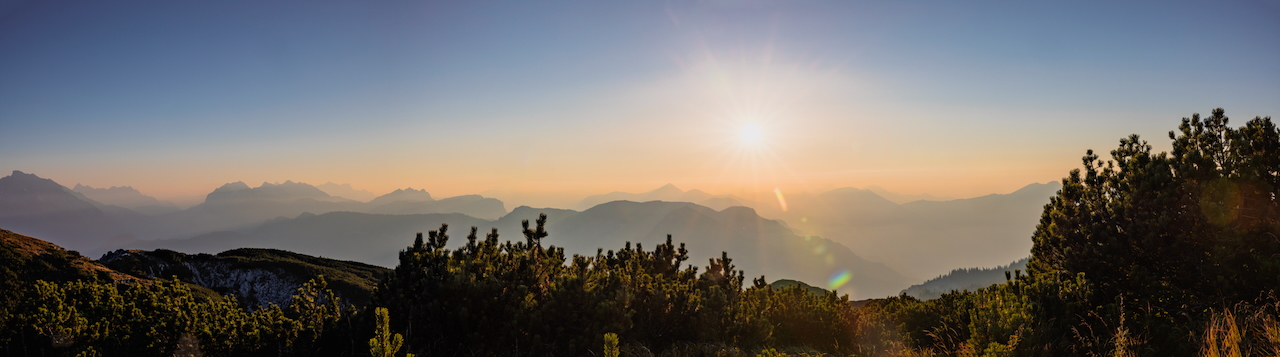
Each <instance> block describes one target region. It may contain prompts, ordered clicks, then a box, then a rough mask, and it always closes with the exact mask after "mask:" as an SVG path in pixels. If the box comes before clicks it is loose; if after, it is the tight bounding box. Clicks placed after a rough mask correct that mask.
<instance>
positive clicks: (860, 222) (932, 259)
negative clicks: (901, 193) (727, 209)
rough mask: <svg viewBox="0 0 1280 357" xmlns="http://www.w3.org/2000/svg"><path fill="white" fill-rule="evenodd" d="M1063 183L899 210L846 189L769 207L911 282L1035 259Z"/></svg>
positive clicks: (794, 225) (792, 222)
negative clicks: (1036, 234) (1044, 218)
mask: <svg viewBox="0 0 1280 357" xmlns="http://www.w3.org/2000/svg"><path fill="white" fill-rule="evenodd" d="M1059 187H1061V184H1059V183H1058V182H1049V183H1044V184H1039V183H1036V184H1031V185H1027V186H1026V187H1023V188H1022V189H1019V190H1018V191H1015V192H1012V193H1009V194H992V195H986V196H982V197H975V198H969V199H959V200H951V201H913V202H909V203H906V204H902V205H898V204H894V203H893V202H890V201H889V200H886V199H884V198H882V197H879V196H878V195H876V194H875V193H874V192H871V191H869V190H859V189H854V188H843V189H837V190H832V191H829V192H826V193H823V194H821V195H817V196H811V195H805V194H794V195H789V196H787V202H788V206H789V207H788V210H787V211H785V212H783V211H781V209H780V208H778V207H777V206H776V205H773V206H772V207H767V208H766V210H765V211H766V212H767V213H765V214H764V215H765V216H767V217H768V216H771V215H773V216H776V217H780V218H782V219H784V220H785V221H786V222H787V223H788V225H789V226H790V227H791V228H792V229H794V230H795V231H796V232H797V233H799V234H801V235H819V236H823V237H827V238H830V239H832V240H834V241H837V242H841V243H842V244H844V245H846V246H848V247H850V248H851V249H854V250H855V251H857V252H858V253H859V254H860V255H863V256H867V257H874V259H876V260H879V261H883V262H886V264H889V265H890V266H891V267H893V268H894V269H896V270H898V271H901V272H903V273H906V274H908V275H909V276H917V277H919V276H936V275H937V274H940V273H942V272H946V271H949V270H950V269H951V268H953V267H956V266H991V265H992V264H998V263H994V262H1007V261H1012V260H1015V259H1018V258H1019V257H1025V256H1027V255H1028V254H1029V253H1030V249H1031V241H1030V240H1029V239H1027V237H1029V236H1030V235H1031V233H1032V232H1033V231H1034V230H1035V226H1036V224H1037V223H1038V222H1039V218H1040V213H1041V211H1042V208H1043V206H1044V205H1045V204H1046V203H1048V202H1049V197H1050V196H1052V195H1053V194H1054V193H1055V192H1056V191H1057V190H1058V188H1059Z"/></svg>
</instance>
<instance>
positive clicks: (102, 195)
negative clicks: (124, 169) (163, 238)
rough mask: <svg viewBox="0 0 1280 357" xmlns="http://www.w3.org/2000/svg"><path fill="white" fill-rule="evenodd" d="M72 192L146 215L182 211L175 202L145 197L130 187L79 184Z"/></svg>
mask: <svg viewBox="0 0 1280 357" xmlns="http://www.w3.org/2000/svg"><path fill="white" fill-rule="evenodd" d="M71 190H72V191H75V192H77V193H80V194H81V195H84V196H85V197H88V198H89V199H91V200H94V201H97V202H100V203H102V204H104V205H113V206H119V207H124V208H127V209H130V210H132V211H134V212H137V213H141V214H144V215H157V214H164V213H170V212H177V211H180V210H181V209H180V208H178V205H176V204H174V203H173V202H169V201H161V200H158V199H156V198H155V197H151V196H147V195H144V194H142V192H138V190H136V189H134V188H133V187H130V186H111V187H110V188H93V187H91V186H86V185H81V184H78V183H77V184H76V186H75V187H73V188H71Z"/></svg>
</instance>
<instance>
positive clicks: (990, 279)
mask: <svg viewBox="0 0 1280 357" xmlns="http://www.w3.org/2000/svg"><path fill="white" fill-rule="evenodd" d="M1027 260H1028V258H1022V259H1019V260H1018V261H1016V262H1013V263H1009V265H1003V266H998V267H995V268H973V269H955V270H952V271H951V272H950V273H947V274H946V275H942V276H939V277H937V278H933V279H929V281H926V282H924V283H922V284H919V285H912V286H911V287H909V288H907V289H906V290H903V291H902V293H903V294H907V295H911V296H914V297H916V298H917V299H921V300H929V299H936V298H938V297H940V296H942V294H946V293H948V292H951V291H953V290H954V291H976V290H978V289H981V288H985V287H988V286H991V285H992V284H999V283H1003V282H1005V281H1006V280H1005V275H1004V274H1005V273H1006V272H1007V273H1009V274H1014V273H1015V272H1016V271H1019V270H1021V271H1023V272H1026V271H1027Z"/></svg>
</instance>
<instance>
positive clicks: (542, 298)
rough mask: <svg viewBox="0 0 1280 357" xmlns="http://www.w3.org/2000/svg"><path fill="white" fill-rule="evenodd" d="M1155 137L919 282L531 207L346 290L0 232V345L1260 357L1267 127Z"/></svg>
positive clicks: (107, 349) (1271, 150) (26, 351)
mask: <svg viewBox="0 0 1280 357" xmlns="http://www.w3.org/2000/svg"><path fill="white" fill-rule="evenodd" d="M1170 139H1172V140H1173V151H1172V152H1171V153H1158V154H1157V153H1152V152H1151V146H1149V145H1147V144H1146V142H1144V141H1141V140H1140V139H1139V138H1138V137H1137V136H1131V137H1129V138H1126V139H1122V140H1121V142H1120V146H1119V147H1118V148H1117V149H1116V150H1113V151H1112V152H1111V157H1112V159H1111V160H1110V161H1105V162H1104V161H1101V160H1099V157H1098V156H1097V155H1095V154H1094V153H1093V152H1092V151H1090V152H1089V153H1088V154H1087V155H1086V156H1085V157H1084V160H1083V163H1084V168H1083V170H1073V171H1072V172H1071V173H1070V175H1068V177H1066V178H1065V179H1063V188H1062V190H1061V191H1060V192H1059V193H1058V194H1057V196H1056V197H1053V198H1052V199H1051V201H1050V202H1049V203H1048V204H1047V205H1045V207H1044V212H1043V216H1042V218H1041V222H1040V224H1039V226H1038V227H1037V229H1036V231H1035V233H1034V235H1033V236H1032V239H1033V242H1034V245H1033V248H1032V252H1031V253H1032V256H1031V260H1030V262H1029V263H1028V266H1027V269H1028V271H1027V272H1022V271H1015V272H1012V273H1010V274H1008V275H1007V280H1008V281H1007V283H1004V284H998V285H993V286H991V287H988V288H983V289H979V290H977V291H972V292H969V291H964V292H952V293H948V294H944V295H943V296H942V297H940V298H937V299H932V300H928V301H921V300H918V299H915V298H912V297H908V296H906V295H901V296H898V297H893V298H887V299H879V300H873V301H870V302H866V303H865V304H857V303H854V302H850V301H848V299H847V298H846V297H837V296H836V295H835V294H834V293H830V292H826V293H815V291H812V290H810V289H807V288H806V286H805V285H804V284H787V285H790V287H786V288H774V287H772V286H770V285H769V284H766V282H765V280H764V278H763V277H760V278H756V279H752V281H751V282H750V283H747V282H746V277H747V275H746V272H743V271H741V270H738V269H736V268H735V267H734V266H733V262H732V259H730V258H729V256H728V254H725V255H723V256H722V257H721V258H719V259H712V260H711V261H710V262H708V264H707V265H706V266H702V267H698V266H695V265H694V264H691V263H690V262H688V252H687V251H685V249H684V247H683V245H680V246H677V245H675V244H674V243H672V242H671V240H670V239H668V242H667V243H666V244H662V245H659V246H656V247H652V249H649V250H646V249H644V248H643V247H641V246H639V245H636V246H634V247H633V246H630V245H629V244H628V246H626V247H623V248H622V249H619V250H616V251H607V252H605V251H601V252H599V253H598V254H596V255H595V256H590V257H583V256H572V257H566V256H565V254H564V251H563V249H561V248H557V247H555V246H554V245H544V244H543V240H544V239H553V238H554V237H548V234H547V231H546V227H545V226H544V223H545V216H543V217H540V218H539V219H538V220H537V221H536V222H535V224H533V225H532V226H531V225H530V224H529V222H525V228H524V230H523V232H521V233H523V237H520V238H522V239H519V240H518V241H517V242H515V243H512V242H510V241H506V242H503V241H500V240H499V238H498V233H497V232H496V230H495V231H491V232H488V233H487V234H484V236H483V237H481V236H480V232H478V230H477V229H476V228H474V227H473V228H472V229H471V231H470V232H469V234H467V236H466V237H465V239H466V243H465V245H461V246H460V248H458V249H446V246H448V244H449V242H450V239H451V237H450V236H449V234H448V227H447V226H442V227H441V228H440V229H439V230H437V231H432V232H429V233H428V234H427V235H426V237H425V238H424V237H423V236H422V235H419V236H418V238H417V239H416V240H415V241H414V243H413V245H412V246H410V247H408V249H406V250H404V251H402V252H401V253H400V263H399V266H397V267H396V269H395V270H394V272H392V273H390V274H389V275H387V276H386V277H385V278H383V279H382V280H381V282H380V283H379V284H378V286H377V288H376V289H374V291H373V293H372V296H371V297H370V300H369V303H368V304H366V305H365V306H354V305H350V304H347V303H346V302H344V301H342V299H339V298H337V297H336V295H334V294H333V293H332V292H330V291H329V290H328V289H327V287H326V283H325V282H324V280H322V279H317V280H315V281H313V282H312V283H308V284H306V285H305V286H304V287H303V288H301V289H299V290H298V291H297V294H296V295H295V296H294V298H293V299H292V301H291V302H290V303H289V304H287V305H286V306H276V305H267V306H252V307H250V306H241V304H240V303H238V302H237V300H236V299H235V298H234V297H230V296H228V297H218V296H212V297H201V296H200V295H198V294H194V293H193V292H192V288H191V287H190V286H189V284H184V283H182V282H180V281H178V280H176V279H172V280H164V279H158V280H154V281H153V280H145V279H136V280H130V279H121V276H122V275H123V274H119V273H114V274H118V275H113V273H111V272H107V271H103V270H97V271H96V272H95V271H88V270H85V269H80V268H77V269H80V270H75V269H72V268H70V267H72V266H75V265H76V264H81V263H75V262H76V261H78V260H77V259H80V260H83V258H79V257H77V256H73V255H71V253H68V252H61V253H58V252H53V251H51V252H46V253H41V254H43V255H41V254H30V252H28V251H26V250H23V249H17V248H12V247H7V246H4V247H3V248H0V258H3V260H0V262H3V266H2V267H0V284H4V285H3V288H4V289H3V290H2V291H0V293H3V295H0V297H2V298H3V299H4V301H2V303H3V304H2V305H0V309H3V311H0V313H2V314H0V318H2V319H3V320H0V327H2V330H0V343H3V344H4V350H3V352H4V353H6V354H7V355H11V356H37V355H41V356H54V355H65V356H77V355H80V356H97V355H102V356H116V355H130V356H133V355H143V356H145V355H155V356H159V355H166V356H167V355H174V354H177V355H208V356H253V355H263V356H266V355H272V356H278V355H306V356H312V355H374V356H390V355H396V356H400V355H404V354H406V353H412V354H417V355H423V356H436V355H445V356H454V355H459V356H470V355H480V356H488V355H504V356H506V355H530V356H593V355H594V356H618V355H620V354H621V355H682V356H683V355H688V356H737V355H804V354H807V355H823V354H827V355H855V356H885V355H935V354H937V355H959V356H968V355H990V356H1101V355H1107V356H1134V355H1136V356H1195V355H1204V356H1219V355H1238V356H1243V355H1268V356H1274V355H1276V354H1277V353H1280V321H1278V318H1277V317H1278V316H1280V311H1278V309H1280V305H1278V303H1277V298H1276V297H1275V294H1276V288H1277V287H1280V199H1277V196H1278V194H1280V131H1277V128H1276V127H1275V125H1274V124H1273V123H1272V122H1271V120H1270V118H1265V119H1263V118H1255V119H1253V120H1250V121H1248V122H1247V123H1245V125H1244V126H1242V127H1239V128H1231V127H1230V126H1228V122H1227V118H1226V117H1225V115H1224V114H1223V112H1222V110H1221V109H1218V110H1215V111H1214V112H1213V114H1212V115H1211V116H1210V117H1207V118H1203V119H1202V118H1199V117H1198V116H1196V117H1192V118H1189V119H1184V120H1183V123H1182V125H1180V126H1179V128H1178V130H1177V131H1174V132H1170ZM551 242H553V241H551ZM454 246H458V245H456V244H455V245H454ZM59 254H61V255H59Z"/></svg>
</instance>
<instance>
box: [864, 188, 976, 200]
mask: <svg viewBox="0 0 1280 357" xmlns="http://www.w3.org/2000/svg"><path fill="white" fill-rule="evenodd" d="M866 190H867V191H871V192H875V193H876V195H878V196H880V197H884V199H886V200H889V201H890V202H893V203H897V204H903V203H907V202H914V201H950V200H954V199H955V198H951V197H938V196H934V195H930V194H927V193H922V194H918V195H905V194H901V193H894V192H889V191H888V190H885V189H884V187H880V186H867V188H866Z"/></svg>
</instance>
